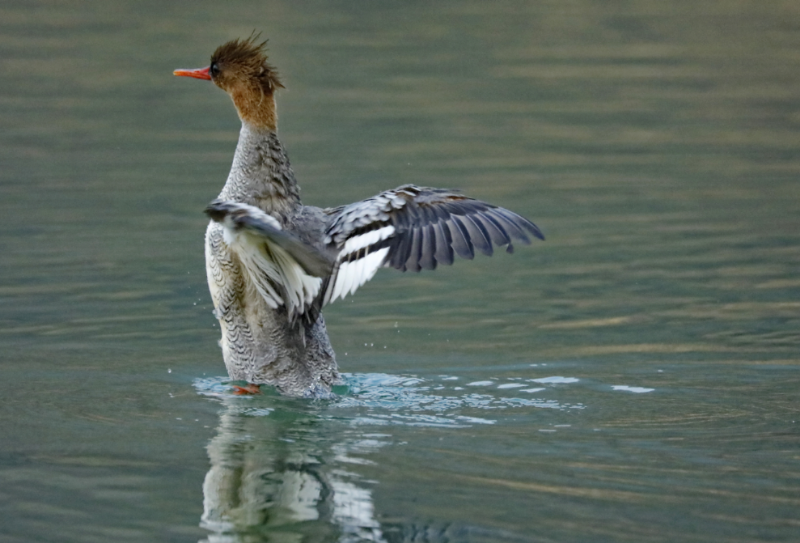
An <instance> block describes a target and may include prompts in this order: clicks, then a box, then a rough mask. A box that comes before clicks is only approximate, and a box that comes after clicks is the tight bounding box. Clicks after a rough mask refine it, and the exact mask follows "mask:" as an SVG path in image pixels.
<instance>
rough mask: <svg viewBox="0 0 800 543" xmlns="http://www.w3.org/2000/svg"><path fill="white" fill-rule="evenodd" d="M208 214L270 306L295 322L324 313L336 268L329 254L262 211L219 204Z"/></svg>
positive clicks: (240, 205) (237, 205)
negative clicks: (325, 290)
mask: <svg viewBox="0 0 800 543" xmlns="http://www.w3.org/2000/svg"><path fill="white" fill-rule="evenodd" d="M206 214H207V215H208V216H209V217H210V218H211V220H213V221H215V222H218V223H220V224H221V225H222V227H223V228H224V239H225V242H226V243H227V244H228V246H229V247H230V248H231V250H232V251H234V252H235V253H236V255H237V256H238V257H239V260H240V262H241V263H242V266H243V267H244V268H245V269H246V270H247V273H248V275H249V277H250V279H251V280H252V282H253V284H254V285H255V287H256V289H257V290H258V292H259V294H260V295H261V296H262V297H263V298H264V300H265V301H266V302H267V304H268V305H269V306H270V307H272V308H277V307H279V306H281V305H284V304H285V305H286V309H287V310H288V313H289V318H290V319H291V320H292V321H293V320H294V319H295V318H296V317H297V316H298V315H302V314H305V313H306V312H307V311H308V312H309V313H310V314H311V313H313V314H314V315H316V314H317V313H318V310H317V309H316V308H313V306H314V302H315V300H317V299H318V297H319V296H318V295H319V293H320V291H321V287H322V285H323V281H324V279H326V278H327V277H328V276H329V275H330V273H331V269H332V262H331V261H330V259H329V258H328V257H327V256H326V255H325V254H323V253H322V252H320V251H318V250H317V249H315V248H314V247H312V246H311V245H309V244H307V243H305V242H303V241H302V240H300V239H298V238H297V237H296V236H295V235H293V234H292V233H291V232H286V231H284V230H283V229H282V228H281V225H280V223H279V222H278V221H277V220H275V218H273V217H272V216H270V215H268V214H266V213H264V212H263V211H261V210H260V209H258V208H257V207H254V206H251V205H247V204H241V203H237V202H229V201H223V200H214V201H213V202H211V203H210V204H209V205H208V207H207V208H206Z"/></svg>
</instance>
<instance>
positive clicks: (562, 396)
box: [0, 0, 800, 543]
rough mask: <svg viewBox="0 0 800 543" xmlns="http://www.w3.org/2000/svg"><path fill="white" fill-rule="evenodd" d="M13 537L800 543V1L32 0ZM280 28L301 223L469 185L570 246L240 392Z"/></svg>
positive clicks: (1, 174)
mask: <svg viewBox="0 0 800 543" xmlns="http://www.w3.org/2000/svg"><path fill="white" fill-rule="evenodd" d="M0 21H2V22H0V28H2V32H0V53H2V54H0V66H2V74H3V75H2V78H0V104H2V106H0V107H1V108H2V109H0V112H1V113H0V115H2V117H1V118H2V131H0V164H2V168H0V226H1V228H0V255H2V256H0V347H1V349H0V356H2V364H0V395H1V396H0V397H1V398H2V399H1V400H0V541H3V542H10V543H17V542H32V541H35V542H40V541H58V542H81V543H84V542H90V543H91V542H108V541H120V542H140V541H147V542H151V541H174V542H184V541H188V542H194V541H202V542H208V543H232V542H242V543H254V542H280V543H300V542H360V541H375V542H387V543H390V542H400V541H415V542H462V541H466V542H487V543H488V542H498V541H509V542H528V541H531V542H587V541H591V542H617V541H620V542H625V541H630V542H708V541H727V542H750V541H765V542H766V541H771V542H772V541H787V542H788V541H797V540H800V402H799V401H798V400H800V397H799V390H800V183H799V181H798V179H799V176H800V3H797V2H796V1H792V2H790V1H780V0H778V1H774V2H757V1H741V2H730V1H717V2H715V1H710V0H700V1H697V2H659V1H655V0H642V1H639V2H616V1H614V2H602V3H597V2H589V1H585V0H575V1H569V2H505V1H502V2H478V1H459V2H447V1H442V2H436V3H422V2H404V3H399V2H394V3H390V2H368V3H367V2H359V3H355V2H322V1H316V2H315V1H309V2H306V1H292V2H288V1H287V2H273V1H258V2H256V1H253V2H242V1H234V2H225V3H222V2H211V1H198V2H193V3H192V4H191V6H189V5H188V4H180V3H164V2H148V1H137V2H134V1H118V2H99V1H83V2H69V1H66V2H53V1H30V0H26V1H16V0H7V1H5V2H4V3H3V4H2V5H0ZM253 28H256V29H258V30H262V31H263V32H264V35H265V36H266V37H268V38H269V39H270V50H271V58H272V60H273V62H274V63H275V64H276V65H277V67H278V69H279V71H280V73H281V74H282V76H283V79H284V81H285V83H286V86H287V90H286V91H284V92H282V93H281V94H280V96H279V111H280V115H281V120H280V126H281V135H282V139H283V141H284V143H285V145H286V146H287V148H288V150H289V154H290V156H291V158H292V161H293V163H294V166H295V171H296V173H297V176H298V179H299V181H300V183H301V186H302V188H303V196H304V200H305V202H306V203H309V204H314V205H321V206H332V205H339V204H343V203H347V202H351V201H355V200H357V199H362V198H365V197H367V196H370V195H372V194H374V193H376V192H378V191H380V190H383V189H387V188H391V187H395V186H397V185H400V184H403V183H417V184H422V185H430V186H440V187H452V188H461V189H463V190H464V191H465V192H466V193H467V194H469V195H471V196H475V197H478V198H482V199H486V200H489V201H491V202H494V203H497V204H500V205H503V206H506V207H509V208H511V209H513V210H515V211H517V212H519V213H522V214H524V215H526V216H528V217H530V218H531V219H533V220H534V222H536V223H537V224H538V225H539V226H540V227H541V228H542V229H543V231H544V232H545V234H546V235H547V241H545V242H543V243H537V244H536V245H535V246H533V247H523V246H519V247H517V251H516V252H515V254H514V255H512V256H509V255H506V254H504V253H503V252H502V251H500V252H498V253H497V254H496V255H495V256H494V257H492V258H485V257H480V256H479V257H476V259H475V260H474V261H473V262H464V261H461V262H457V263H456V265H455V266H453V267H452V268H445V269H440V270H437V271H436V272H433V273H423V274H421V275H410V274H405V275H403V274H399V273H397V272H394V271H389V270H387V271H382V272H380V273H379V274H378V276H377V277H376V278H375V279H374V280H373V281H372V282H371V283H369V284H368V285H366V286H365V287H363V288H362V289H360V290H359V292H358V293H357V294H356V296H354V297H352V298H348V299H347V300H345V301H344V302H342V303H337V304H334V305H333V306H331V307H330V308H328V309H327V311H326V317H327V322H328V327H329V331H330V334H331V339H332V341H333V344H334V347H335V348H336V350H337V353H338V358H339V363H340V366H341V368H342V371H344V372H346V374H347V386H346V387H342V388H341V389H340V390H339V391H338V392H339V393H340V396H339V398H338V399H337V400H334V401H327V402H309V401H302V400H296V399H287V398H282V397H279V396H277V395H275V394H274V393H271V392H270V391H268V390H266V391H265V394H263V395H261V396H258V397H244V398H243V397H236V396H233V395H232V394H231V392H230V389H229V387H228V386H226V385H225V376H224V366H223V364H222V357H221V353H220V351H219V348H218V347H217V344H216V342H217V339H218V333H219V332H218V329H217V328H216V327H215V322H214V319H213V317H212V315H211V306H210V301H209V296H208V293H207V288H206V284H205V275H204V264H203V249H202V237H203V232H204V228H205V222H206V221H205V218H204V216H203V214H202V209H203V208H204V206H205V205H206V203H207V202H208V201H210V200H211V199H212V198H214V197H215V196H216V194H217V193H218V191H219V189H220V188H221V186H222V183H223V181H224V179H225V176H226V175H227V171H228V168H229V166H230V160H231V157H232V153H233V149H234V146H235V144H236V138H237V135H238V128H239V122H238V119H237V118H236V115H235V112H234V110H233V107H232V106H231V104H230V100H229V99H228V97H227V96H225V94H224V93H223V92H222V91H220V90H218V89H216V88H214V87H213V86H212V85H209V84H207V83H203V82H200V81H194V80H186V79H178V78H174V77H173V76H172V75H171V72H172V70H173V69H174V68H178V67H201V66H204V65H205V64H206V63H207V59H208V57H209V56H210V53H211V52H212V51H213V50H214V48H215V47H216V46H217V45H219V44H220V43H222V42H224V41H226V40H228V39H231V38H234V37H239V36H245V35H248V34H249V33H250V32H251V31H252V30H253Z"/></svg>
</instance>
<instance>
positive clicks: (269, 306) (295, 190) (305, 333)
mask: <svg viewBox="0 0 800 543" xmlns="http://www.w3.org/2000/svg"><path fill="white" fill-rule="evenodd" d="M259 41H260V40H259V39H258V36H256V35H253V36H250V37H249V38H246V39H236V40H232V41H230V42H228V43H225V44H223V45H221V46H220V47H218V48H217V50H216V51H215V52H214V54H213V55H212V56H211V63H210V65H209V66H208V67H206V68H201V69H193V70H175V72H174V74H175V75H178V76H187V77H194V78H197V79H204V80H209V81H212V82H213V83H214V84H216V85H217V86H218V87H219V88H221V89H222V90H224V91H225V92H227V93H228V94H229V95H230V97H231V99H232V100H233V104H234V105H235V106H236V111H237V112H238V113H239V118H240V119H241V121H242V129H241V132H240V133H239V143H238V145H237V146H236V152H235V154H234V157H233V165H232V167H231V171H230V174H229V175H228V179H227V181H226V182H225V186H224V187H223V188H222V192H220V194H219V196H218V198H217V199H215V200H214V201H212V202H211V203H210V204H209V205H208V207H207V208H206V213H207V214H208V216H209V217H210V219H211V221H210V223H209V225H208V229H207V230H206V237H205V255H206V274H207V278H208V286H209V290H210V291H211V298H212V300H213V302H214V314H215V316H216V317H217V319H218V320H219V324H220V328H221V331H222V340H221V341H220V345H221V347H222V353H223V358H224V360H225V366H226V368H227V370H228V375H229V377H230V378H231V379H232V380H244V381H247V382H248V383H251V386H249V387H244V388H241V389H239V390H240V391H241V392H256V391H257V390H258V386H259V385H262V384H268V385H273V386H275V387H276V388H277V389H278V391H279V392H281V393H283V394H287V395H291V396H303V397H328V396H330V395H331V386H332V385H334V384H336V383H337V382H339V381H340V380H341V378H340V375H339V371H338V369H337V365H336V357H335V355H334V352H333V348H332V347H331V343H330V340H329V339H328V333H327V331H326V329H325V321H324V320H323V318H322V315H321V313H320V311H321V309H322V308H323V307H324V306H325V305H327V304H329V303H331V302H333V301H335V300H336V299H338V298H344V297H345V296H347V295H348V294H353V293H354V292H355V291H356V289H358V287H360V286H361V285H363V284H364V283H365V282H367V281H369V280H370V279H371V278H372V277H373V275H375V273H376V272H377V271H378V269H379V268H381V267H392V268H395V269H398V270H401V271H407V270H408V271H414V272H418V271H420V270H421V269H426V270H433V269H435V268H436V266H437V264H446V265H450V264H452V263H453V257H454V255H458V256H460V257H462V258H466V259H472V258H473V255H474V252H475V249H477V250H478V251H480V252H481V253H483V254H485V255H491V254H492V252H493V250H492V245H493V244H494V245H496V246H506V247H507V248H506V252H508V253H511V252H512V251H513V245H512V241H514V240H519V241H521V242H522V243H524V244H530V237H529V236H533V237H536V238H539V239H544V236H543V235H542V233H541V231H540V230H539V228H538V227H536V225H534V224H533V223H532V222H531V221H529V220H528V219H526V218H524V217H521V216H520V215H517V214H516V213H513V212H511V211H509V210H507V209H504V208H502V207H497V206H494V205H491V204H488V203H486V202H482V201H479V200H474V199H472V198H468V197H466V196H463V195H462V194H460V193H459V192H457V191H451V190H446V189H435V188H425V187H418V186H415V185H403V186H401V187H398V188H396V189H393V190H387V191H385V192H382V193H380V194H378V195H376V196H373V197H372V198H368V199H366V200H363V201H361V202H356V203H353V204H350V205H346V206H340V207H335V208H327V209H321V208H318V207H313V206H306V205H303V204H302V203H301V202H300V189H299V187H298V186H297V182H296V181H295V177H294V173H293V172H292V168H291V166H290V164H289V159H288V157H287V156H286V152H285V151H284V148H283V145H281V142H280V140H279V139H278V135H277V114H276V109H275V93H276V91H277V90H278V89H279V88H283V84H282V83H281V81H280V78H279V77H278V73H277V72H276V70H275V68H274V67H273V66H272V65H271V64H269V62H268V59H267V55H266V41H264V42H263V43H260V42H259Z"/></svg>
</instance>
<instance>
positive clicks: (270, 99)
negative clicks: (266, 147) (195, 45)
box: [173, 34, 283, 131]
mask: <svg viewBox="0 0 800 543" xmlns="http://www.w3.org/2000/svg"><path fill="white" fill-rule="evenodd" d="M266 46H267V42H266V41H263V42H260V40H259V35H257V34H253V35H251V36H250V37H249V38H245V39H237V40H232V41H229V42H228V43H225V44H223V45H220V46H219V47H217V50H216V51H214V54H213V55H211V65H210V66H208V67H207V68H200V69H197V70H175V71H174V72H173V73H174V74H175V75H180V76H185V77H194V78H196V79H205V80H211V81H213V82H214V83H215V84H216V85H217V86H218V87H219V88H221V89H222V90H224V91H225V92H227V93H228V94H229V95H230V97H231V99H233V104H234V105H235V106H236V111H237V112H238V113H239V117H240V118H241V119H242V122H243V123H246V124H247V125H249V126H251V127H252V128H256V129H260V130H264V129H266V130H272V131H274V130H276V129H277V124H278V114H277V113H276V111H275V91H276V90H277V89H278V88H279V87H280V88H283V84H282V83H281V80H280V79H278V72H277V71H276V70H275V68H274V67H273V66H272V65H271V64H269V63H268V62H267V53H266Z"/></svg>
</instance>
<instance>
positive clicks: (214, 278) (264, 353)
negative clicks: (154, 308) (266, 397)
mask: <svg viewBox="0 0 800 543" xmlns="http://www.w3.org/2000/svg"><path fill="white" fill-rule="evenodd" d="M298 192H299V191H298V189H297V183H296V181H295V178H294V173H293V172H292V169H291V166H290V164H289V160H288V158H287V156H286V153H285V152H284V150H283V147H282V146H281V144H280V141H279V140H278V137H277V135H276V134H275V132H273V131H270V130H267V131H265V130H258V129H253V128H251V127H249V126H247V125H244V126H243V127H242V130H241V133H240V136H239V143H238V145H237V148H236V153H235V155H234V161H233V167H232V168H231V173H230V175H229V177H228V180H227V182H226V183H225V186H224V187H223V189H222V191H221V192H220V194H219V197H218V200H221V201H231V202H239V203H243V204H248V205H251V206H253V207H256V208H258V209H260V210H262V211H264V212H265V213H267V214H269V215H270V216H272V217H274V218H275V219H277V220H278V222H279V223H280V224H281V226H282V227H283V229H285V230H288V231H290V232H293V233H295V234H296V235H297V236H298V238H300V239H303V240H306V241H307V242H308V243H309V245H311V244H312V243H313V240H318V239H322V237H323V235H324V227H325V215H324V213H323V211H322V210H321V209H319V208H315V207H307V206H303V205H302V204H301V203H300V198H299V194H298ZM227 237H230V236H227ZM232 245H233V246H232ZM237 249H238V250H237ZM241 253H242V250H241V248H240V247H238V246H237V245H235V244H231V243H229V241H226V232H225V226H223V224H221V223H218V222H215V221H211V222H210V223H209V225H208V228H207V229H206V238H205V254H206V275H207V278H208V285H209V290H210V292H211V298H212V300H213V303H214V308H215V309H214V311H215V315H216V317H217V319H218V320H219V324H220V329H221V331H222V339H221V340H220V346H221V347H222V354H223V359H224V361H225V366H226V369H227V370H228V375H229V377H230V378H231V379H235V380H243V381H247V382H249V383H256V384H262V383H263V384H272V385H274V386H276V387H277V388H278V390H280V391H281V392H283V393H286V394H290V395H302V396H314V397H316V396H324V395H326V394H327V393H328V392H329V391H330V387H331V386H332V385H333V384H335V383H336V382H337V381H338V380H339V379H340V378H339V372H338V370H337V366H336V357H335V355H334V351H333V348H332V347H331V343H330V340H329V339H328V334H327V331H326V329H325V322H324V320H323V318H322V316H321V315H319V318H317V319H316V320H315V321H314V322H307V321H302V320H299V319H295V320H294V321H292V320H290V319H289V316H288V312H287V306H286V304H282V305H279V306H276V307H272V306H273V305H276V304H274V303H273V304H269V303H268V301H269V300H268V299H266V298H265V297H264V296H262V295H260V293H259V292H258V288H257V285H256V284H255V283H254V282H253V281H252V280H251V276H250V274H249V273H248V272H247V269H246V266H245V264H244V263H243V262H242V260H243V257H242V254H241Z"/></svg>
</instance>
